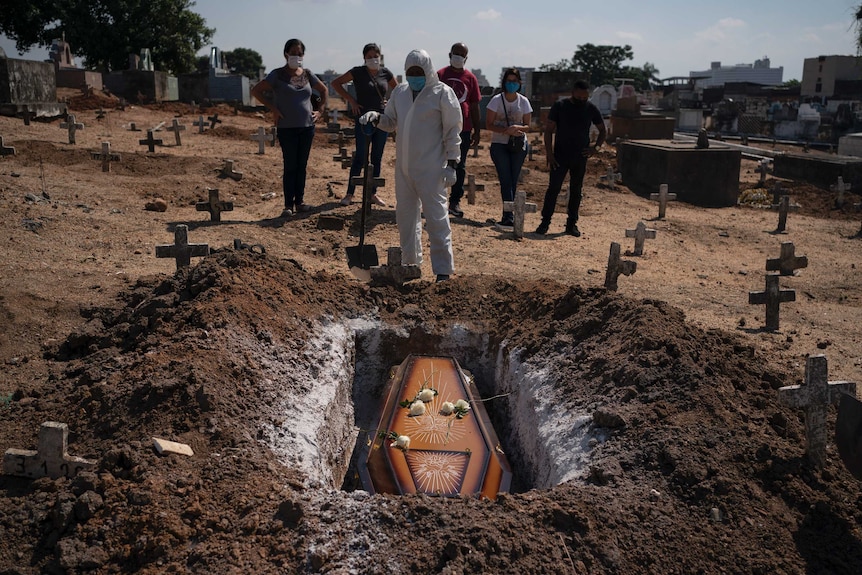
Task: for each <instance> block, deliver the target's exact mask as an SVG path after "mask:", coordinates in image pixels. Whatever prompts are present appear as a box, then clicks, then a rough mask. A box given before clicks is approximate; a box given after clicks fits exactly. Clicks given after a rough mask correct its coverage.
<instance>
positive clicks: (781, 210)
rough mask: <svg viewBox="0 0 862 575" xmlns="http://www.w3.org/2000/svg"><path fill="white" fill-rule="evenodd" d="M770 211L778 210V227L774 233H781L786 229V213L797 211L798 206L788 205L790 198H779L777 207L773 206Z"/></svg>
mask: <svg viewBox="0 0 862 575" xmlns="http://www.w3.org/2000/svg"><path fill="white" fill-rule="evenodd" d="M771 209H773V210H775V209H777V210H778V227H777V228H775V231H776V232H783V231H784V230H786V229H787V213H788V212H795V211H797V210H798V209H799V206H791V205H790V196H781V201H779V202H778V205H777V206H775V205H773V206H772V207H771Z"/></svg>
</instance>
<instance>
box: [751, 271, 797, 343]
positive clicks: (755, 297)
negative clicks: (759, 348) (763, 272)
mask: <svg viewBox="0 0 862 575" xmlns="http://www.w3.org/2000/svg"><path fill="white" fill-rule="evenodd" d="M788 301H796V291H795V290H782V289H781V286H780V285H779V284H778V276H777V275H775V274H768V275H767V276H766V290H765V291H758V292H753V291H750V292H748V303H749V304H759V305H763V304H766V329H768V330H770V331H776V330H778V310H779V307H780V305H781V304H782V303H784V302H788Z"/></svg>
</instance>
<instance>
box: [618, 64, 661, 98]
mask: <svg viewBox="0 0 862 575" xmlns="http://www.w3.org/2000/svg"><path fill="white" fill-rule="evenodd" d="M615 77H616V78H628V79H630V80H632V85H633V86H634V87H635V89H636V90H638V91H641V92H643V91H646V90H652V87H653V85H654V84H658V82H659V77H658V68H656V67H655V65H653V64H650V63H649V62H646V63H644V65H643V66H641V67H640V68H637V67H635V66H622V67H621V68H620V70H619V72H618V74H617V75H616V76H615Z"/></svg>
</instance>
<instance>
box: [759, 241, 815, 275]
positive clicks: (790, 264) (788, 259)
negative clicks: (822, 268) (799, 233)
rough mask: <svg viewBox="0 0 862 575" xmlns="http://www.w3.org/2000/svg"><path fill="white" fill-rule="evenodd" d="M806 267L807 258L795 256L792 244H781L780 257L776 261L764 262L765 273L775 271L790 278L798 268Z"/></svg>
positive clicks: (794, 248)
mask: <svg viewBox="0 0 862 575" xmlns="http://www.w3.org/2000/svg"><path fill="white" fill-rule="evenodd" d="M807 267H808V258H807V257H805V256H797V255H796V247H795V246H794V245H793V242H781V255H780V256H779V257H778V258H777V259H768V260H766V271H768V272H774V271H777V272H778V273H779V274H780V275H783V276H792V275H793V274H794V271H795V270H797V269H799V268H807Z"/></svg>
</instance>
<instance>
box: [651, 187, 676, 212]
mask: <svg viewBox="0 0 862 575" xmlns="http://www.w3.org/2000/svg"><path fill="white" fill-rule="evenodd" d="M649 199H651V200H653V201H656V200H657V201H658V219H660V220H663V219H664V216H665V213H666V212H667V203H668V202H673V201H676V194H669V193H668V191H667V184H662V185H660V186H659V187H658V193H657V194H650V195H649Z"/></svg>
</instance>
